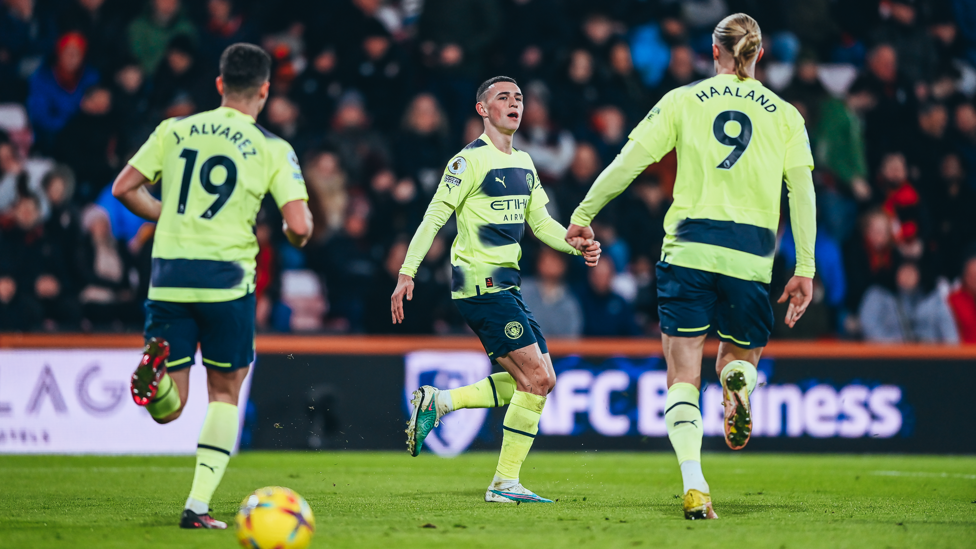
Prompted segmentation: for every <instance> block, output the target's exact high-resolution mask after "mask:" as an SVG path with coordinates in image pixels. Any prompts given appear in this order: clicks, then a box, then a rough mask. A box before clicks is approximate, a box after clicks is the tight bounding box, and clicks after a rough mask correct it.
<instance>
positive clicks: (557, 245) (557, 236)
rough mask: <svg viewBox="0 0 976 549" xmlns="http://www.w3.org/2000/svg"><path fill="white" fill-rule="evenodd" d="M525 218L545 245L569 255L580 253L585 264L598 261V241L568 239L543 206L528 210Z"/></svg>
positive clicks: (593, 264) (591, 264)
mask: <svg viewBox="0 0 976 549" xmlns="http://www.w3.org/2000/svg"><path fill="white" fill-rule="evenodd" d="M526 219H527V220H528V222H529V227H531V228H532V232H533V233H535V236H536V237H538V238H539V240H541V241H542V242H543V243H544V244H545V245H547V246H549V247H550V248H552V249H554V250H556V251H560V252H564V253H567V254H570V255H582V256H583V259H584V260H585V261H586V264H587V266H589V267H595V266H596V264H597V263H599V262H600V243H599V242H597V241H596V240H593V238H592V237H590V238H575V239H570V238H569V236H568V235H567V233H566V229H565V228H563V226H562V225H560V224H559V222H558V221H556V220H555V219H553V218H552V216H550V215H549V212H548V211H547V210H546V208H545V207H539V208H536V209H534V210H530V211H529V214H528V216H526Z"/></svg>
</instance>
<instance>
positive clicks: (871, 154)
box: [852, 44, 915, 165]
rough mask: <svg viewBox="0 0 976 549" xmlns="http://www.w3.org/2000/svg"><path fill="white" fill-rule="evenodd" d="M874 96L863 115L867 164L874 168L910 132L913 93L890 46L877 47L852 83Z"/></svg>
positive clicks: (853, 86) (913, 102)
mask: <svg viewBox="0 0 976 549" xmlns="http://www.w3.org/2000/svg"><path fill="white" fill-rule="evenodd" d="M852 89H855V90H860V89H864V90H866V91H868V92H869V93H870V94H871V95H872V96H873V97H874V101H873V103H874V106H873V107H871V108H869V109H868V110H867V112H866V113H865V139H866V142H867V154H868V163H869V164H870V165H877V163H878V162H879V161H880V160H881V156H882V155H883V154H884V153H885V152H887V151H890V150H896V149H898V148H900V147H901V145H902V143H901V139H902V138H903V137H904V136H905V135H908V134H909V132H910V131H911V125H910V124H908V121H909V120H911V121H914V119H915V116H914V108H915V94H914V92H913V86H912V84H911V82H909V81H907V80H906V79H905V78H904V77H903V76H902V75H901V73H900V72H899V70H898V54H897V53H896V52H895V49H894V48H893V47H891V45H890V44H879V45H878V46H875V47H874V48H873V49H872V50H871V52H870V53H869V54H868V62H867V71H866V72H864V73H863V74H861V76H859V77H858V79H857V80H855V81H854V84H852Z"/></svg>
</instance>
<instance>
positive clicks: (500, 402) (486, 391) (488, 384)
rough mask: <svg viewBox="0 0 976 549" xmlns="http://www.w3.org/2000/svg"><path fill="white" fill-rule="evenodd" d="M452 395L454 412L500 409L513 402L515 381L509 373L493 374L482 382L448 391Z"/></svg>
mask: <svg viewBox="0 0 976 549" xmlns="http://www.w3.org/2000/svg"><path fill="white" fill-rule="evenodd" d="M446 392H447V393H449V394H450V395H451V403H452V407H451V409H452V410H461V409H462V408H498V407H499V406H505V405H506V404H508V403H509V402H511V400H512V394H514V393H515V380H514V379H512V375H511V374H509V373H508V372H499V373H497V374H491V375H490V376H488V377H486V378H485V379H482V380H481V381H479V382H477V383H475V384H473V385H466V386H464V387H458V388H457V389H451V390H450V391H446Z"/></svg>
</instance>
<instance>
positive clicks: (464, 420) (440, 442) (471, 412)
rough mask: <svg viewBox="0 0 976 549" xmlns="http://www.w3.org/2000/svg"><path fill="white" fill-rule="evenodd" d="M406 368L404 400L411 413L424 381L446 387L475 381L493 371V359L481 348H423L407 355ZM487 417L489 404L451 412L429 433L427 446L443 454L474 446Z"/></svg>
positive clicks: (448, 455)
mask: <svg viewBox="0 0 976 549" xmlns="http://www.w3.org/2000/svg"><path fill="white" fill-rule="evenodd" d="M405 372H406V377H405V379H404V392H403V399H404V400H403V403H404V406H405V410H406V412H407V415H408V417H409V414H410V411H411V410H410V395H412V394H413V392H414V391H416V390H417V389H418V388H420V386H421V385H432V386H434V387H437V388H438V389H442V390H448V389H454V388H456V387H462V386H464V385H471V384H472V383H475V382H477V381H480V380H482V379H484V378H486V377H488V375H489V374H491V361H490V360H488V357H487V356H485V354H484V353H478V352H468V351H465V352H437V351H421V352H416V353H410V354H408V355H407V357H406V368H405ZM487 417H488V409H487V408H475V409H467V410H458V411H456V412H451V413H450V414H448V415H446V416H444V417H443V418H441V423H440V426H439V427H437V428H436V429H434V430H433V431H431V432H430V434H429V435H427V439H426V440H424V447H425V448H430V449H431V451H432V452H434V453H435V454H437V455H439V456H445V457H450V456H456V455H458V454H460V453H461V452H463V451H465V450H467V449H468V446H471V443H472V442H474V439H475V438H476V437H477V436H478V432H480V431H481V426H482V425H484V423H485V418H487Z"/></svg>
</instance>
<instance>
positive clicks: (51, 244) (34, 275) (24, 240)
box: [0, 194, 81, 330]
mask: <svg viewBox="0 0 976 549" xmlns="http://www.w3.org/2000/svg"><path fill="white" fill-rule="evenodd" d="M63 257H64V253H63V251H62V250H61V249H60V248H59V247H58V246H57V243H56V242H55V241H53V239H51V238H50V237H49V236H48V235H46V234H45V233H44V225H43V224H42V223H41V215H40V200H39V199H38V198H37V196H35V195H33V194H28V195H25V196H23V197H21V198H20V199H19V200H18V201H17V205H16V206H15V207H14V212H13V217H12V219H11V220H9V221H8V222H7V224H6V226H5V227H4V228H3V239H2V240H0V272H6V273H9V276H10V278H12V279H13V281H14V282H15V285H16V293H18V294H19V293H21V292H23V294H21V295H22V297H23V304H24V311H25V315H27V317H28V318H30V319H43V328H44V329H46V330H54V329H57V328H58V327H61V328H68V329H70V328H72V327H76V326H77V325H78V321H79V320H80V317H81V314H80V310H79V308H78V303H77V300H76V299H75V298H74V296H73V295H71V294H70V293H69V281H68V280H67V277H66V275H67V273H66V271H65V268H64V267H65V266H64V264H63V263H62V258H63Z"/></svg>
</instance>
